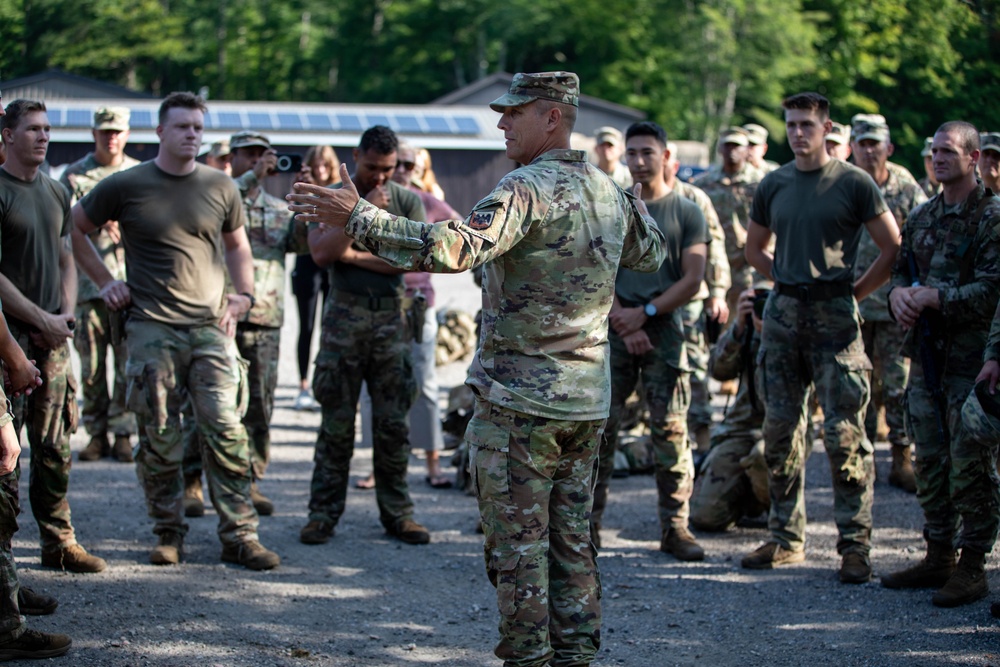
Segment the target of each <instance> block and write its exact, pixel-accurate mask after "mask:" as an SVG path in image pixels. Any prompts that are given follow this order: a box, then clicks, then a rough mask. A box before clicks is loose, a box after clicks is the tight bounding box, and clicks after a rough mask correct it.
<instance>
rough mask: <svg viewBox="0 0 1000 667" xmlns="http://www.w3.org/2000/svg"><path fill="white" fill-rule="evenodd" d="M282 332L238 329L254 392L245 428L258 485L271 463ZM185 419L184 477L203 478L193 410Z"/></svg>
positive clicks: (248, 327) (243, 326) (244, 326)
mask: <svg viewBox="0 0 1000 667" xmlns="http://www.w3.org/2000/svg"><path fill="white" fill-rule="evenodd" d="M280 345H281V329H274V328H271V327H255V326H252V325H247V324H240V325H239V326H237V327H236V348H237V349H238V350H239V352H240V356H241V357H243V358H244V359H246V361H247V363H248V366H247V386H248V388H249V391H250V397H249V402H248V403H247V411H246V414H245V415H244V416H243V425H244V426H245V427H246V429H247V437H248V438H249V439H250V464H251V472H252V473H253V479H254V481H256V480H259V479H264V473H265V472H266V471H267V464H268V462H269V461H270V460H271V415H272V414H274V391H275V389H277V388H278V356H279V354H280V350H279V347H280ZM181 414H182V415H183V418H184V420H185V421H184V426H183V433H184V463H183V468H184V477H185V479H188V478H190V479H195V478H198V479H200V478H201V472H202V466H201V460H202V455H201V441H200V440H199V439H198V429H197V425H196V423H195V422H194V420H193V419H191V422H188V421H187V420H188V417H189V415H190V416H192V417H193V413H192V412H191V408H190V406H189V405H186V406H185V407H184V408H183V409H182V410H181Z"/></svg>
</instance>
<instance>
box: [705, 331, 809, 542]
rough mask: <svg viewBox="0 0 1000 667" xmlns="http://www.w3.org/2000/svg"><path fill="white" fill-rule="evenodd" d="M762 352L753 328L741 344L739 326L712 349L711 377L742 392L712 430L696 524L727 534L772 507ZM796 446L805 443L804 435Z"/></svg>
mask: <svg viewBox="0 0 1000 667" xmlns="http://www.w3.org/2000/svg"><path fill="white" fill-rule="evenodd" d="M747 335H751V342H750V345H749V346H747V345H746V336H747ZM759 348H760V336H758V335H757V334H756V333H755V332H754V331H753V325H752V324H749V325H748V326H747V327H745V328H744V331H743V339H742V340H741V339H739V338H737V337H736V330H735V326H733V327H729V328H728V329H726V331H725V332H723V334H722V335H721V336H720V337H719V341H718V342H717V343H716V344H715V347H713V348H712V356H711V361H710V362H709V367H710V369H711V373H712V377H714V378H715V379H716V380H719V381H722V382H724V381H726V380H735V379H737V378H738V379H739V381H740V388H739V391H738V392H737V393H736V398H735V400H734V401H733V404H732V406H730V408H729V409H728V410H727V411H726V415H725V418H724V419H723V420H722V422H721V423H719V424H716V426H715V428H713V429H712V447H711V449H710V450H709V452H708V456H707V457H706V458H705V460H704V461H703V462H702V464H701V469H700V471H699V474H698V479H697V481H696V482H695V486H694V493H693V495H692V496H691V525H692V526H694V527H696V528H700V529H702V530H726V529H728V528H731V527H732V526H733V525H734V524H735V523H736V522H737V521H738V520H739V519H740V518H741V517H744V516H748V517H753V516H757V515H758V514H760V513H761V512H764V511H766V510H767V509H768V507H769V506H770V502H771V501H770V497H769V494H768V482H767V464H766V463H765V462H764V448H763V442H764V441H763V434H762V432H761V428H762V426H763V424H764V404H763V402H762V401H761V398H762V396H763V394H762V391H763V387H761V386H760V379H761V374H760V373H758V372H756V370H757V369H756V366H755V364H756V356H757V352H758V350H759ZM795 442H796V446H804V445H805V440H804V438H802V437H800V438H798V439H797V440H796V441H795ZM800 443H801V445H800ZM799 511H801V512H803V513H804V509H801V510H799Z"/></svg>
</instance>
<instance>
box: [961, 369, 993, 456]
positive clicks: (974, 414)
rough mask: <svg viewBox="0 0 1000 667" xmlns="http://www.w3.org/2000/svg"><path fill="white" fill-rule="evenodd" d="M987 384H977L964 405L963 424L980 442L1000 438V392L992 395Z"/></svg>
mask: <svg viewBox="0 0 1000 667" xmlns="http://www.w3.org/2000/svg"><path fill="white" fill-rule="evenodd" d="M987 383H988V380H983V381H982V382H979V383H977V384H976V386H975V387H974V388H973V390H972V391H971V392H969V397H968V398H966V399H965V403H963V404H962V424H963V425H964V426H965V429H966V431H968V432H969V435H971V436H972V437H973V438H974V439H976V440H978V441H980V442H993V441H995V440H997V439H998V438H1000V392H997V393H996V394H990V390H989V386H988V384H987Z"/></svg>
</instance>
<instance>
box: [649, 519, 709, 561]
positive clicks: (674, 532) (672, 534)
mask: <svg viewBox="0 0 1000 667" xmlns="http://www.w3.org/2000/svg"><path fill="white" fill-rule="evenodd" d="M660 551H662V552H663V553H665V554H671V555H672V556H673V557H674V558H676V559H677V560H683V561H696V560H704V559H705V550H704V549H702V548H701V545H700V544H698V542H696V541H695V539H694V535H692V534H691V531H689V530H688V529H687V528H686V527H684V526H680V527H677V528H671V529H670V530H668V531H667V532H665V533H664V534H663V538H662V539H661V540H660Z"/></svg>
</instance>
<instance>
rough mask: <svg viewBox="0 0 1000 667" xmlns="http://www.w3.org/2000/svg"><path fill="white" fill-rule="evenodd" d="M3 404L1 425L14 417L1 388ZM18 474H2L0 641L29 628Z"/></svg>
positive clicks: (0, 502)
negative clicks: (20, 573) (19, 542)
mask: <svg viewBox="0 0 1000 667" xmlns="http://www.w3.org/2000/svg"><path fill="white" fill-rule="evenodd" d="M0 406H3V408H4V410H5V411H4V413H3V414H2V415H0V427H3V426H6V425H7V424H9V423H11V422H12V421H13V420H14V415H13V414H12V413H11V412H10V404H9V403H8V402H7V396H6V394H4V392H3V389H2V388H0ZM17 477H18V474H17V471H14V472H10V473H7V474H6V475H0V643H2V642H8V641H12V640H14V639H17V638H18V637H20V636H21V635H22V634H24V631H25V629H26V628H27V626H26V625H25V622H24V617H23V616H21V613H20V608H19V607H18V604H17V591H18V588H20V585H19V584H18V579H17V565H15V563H14V552H13V550H12V544H11V542H12V541H13V539H14V533H16V532H17V515H18V514H20V513H21V505H20V503H19V501H18V494H17V486H18V484H17V482H18V480H17Z"/></svg>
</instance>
